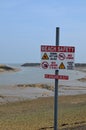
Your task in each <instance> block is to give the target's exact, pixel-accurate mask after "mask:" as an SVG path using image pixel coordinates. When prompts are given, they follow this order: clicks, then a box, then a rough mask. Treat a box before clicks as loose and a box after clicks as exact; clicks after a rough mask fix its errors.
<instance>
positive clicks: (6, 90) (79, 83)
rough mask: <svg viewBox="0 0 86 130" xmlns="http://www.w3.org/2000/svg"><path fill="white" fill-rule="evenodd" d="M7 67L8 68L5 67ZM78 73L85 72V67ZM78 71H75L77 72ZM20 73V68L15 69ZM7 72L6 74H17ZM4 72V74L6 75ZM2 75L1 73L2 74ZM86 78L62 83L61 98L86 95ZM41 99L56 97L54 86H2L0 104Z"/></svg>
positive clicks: (0, 88) (59, 89) (44, 84)
mask: <svg viewBox="0 0 86 130" xmlns="http://www.w3.org/2000/svg"><path fill="white" fill-rule="evenodd" d="M5 67H6V66H5ZM77 68H78V71H81V72H82V71H83V70H84V71H85V69H86V68H85V67H84V68H83V67H80V68H79V67H77ZM76 70H77V69H75V71H76ZM15 71H19V68H17V69H15ZM15 71H5V72H7V73H8V72H15ZM5 72H2V73H5ZM0 73H1V72H0ZM84 83H86V77H82V78H80V79H75V80H74V79H73V80H69V81H67V82H64V81H62V82H61V84H59V88H58V92H59V93H58V95H59V96H72V95H82V94H86V87H85V84H84ZM40 97H54V84H48V83H33V84H13V85H0V104H2V103H7V102H16V101H23V100H27V99H30V100H31V99H36V98H40Z"/></svg>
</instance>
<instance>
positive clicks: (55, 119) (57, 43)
mask: <svg viewBox="0 0 86 130" xmlns="http://www.w3.org/2000/svg"><path fill="white" fill-rule="evenodd" d="M56 46H59V27H56ZM58 74H59V70H55V75H58ZM57 120H58V79H55V95H54V130H57V127H58V121H57Z"/></svg>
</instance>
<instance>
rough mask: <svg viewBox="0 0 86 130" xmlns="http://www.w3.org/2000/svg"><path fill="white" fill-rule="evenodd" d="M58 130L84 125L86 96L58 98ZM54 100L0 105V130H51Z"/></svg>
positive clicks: (40, 99) (50, 98) (36, 100)
mask: <svg viewBox="0 0 86 130" xmlns="http://www.w3.org/2000/svg"><path fill="white" fill-rule="evenodd" d="M58 106H59V107H58V128H59V129H63V128H69V127H75V126H78V125H84V124H86V95H76V96H60V97H59V99H58ZM53 115H54V98H53V97H46V98H38V99H34V100H26V101H21V102H15V103H7V104H2V105H0V130H15V129H16V130H53V124H54V121H53V120H54V116H53Z"/></svg>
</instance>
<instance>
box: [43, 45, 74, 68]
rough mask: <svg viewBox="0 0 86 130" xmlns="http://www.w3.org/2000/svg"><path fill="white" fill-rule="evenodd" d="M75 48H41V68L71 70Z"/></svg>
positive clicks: (44, 46)
mask: <svg viewBox="0 0 86 130" xmlns="http://www.w3.org/2000/svg"><path fill="white" fill-rule="evenodd" d="M74 53H75V47H70V46H46V45H42V46H41V67H42V68H43V69H58V70H59V69H68V70H69V69H73V68H74Z"/></svg>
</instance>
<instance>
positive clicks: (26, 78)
mask: <svg viewBox="0 0 86 130" xmlns="http://www.w3.org/2000/svg"><path fill="white" fill-rule="evenodd" d="M9 66H11V67H14V68H15V67H16V68H18V69H20V70H19V71H17V72H3V73H0V85H16V84H34V83H50V84H52V83H54V79H45V78H44V75H45V74H55V70H46V69H42V68H40V67H21V65H20V64H9ZM59 74H61V75H67V76H69V80H68V81H63V80H61V81H60V82H59V83H60V84H67V83H69V82H70V81H71V82H72V81H74V80H76V79H79V78H82V77H84V76H85V75H86V74H85V73H84V72H80V71H75V70H60V71H59ZM85 85H86V84H85Z"/></svg>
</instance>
